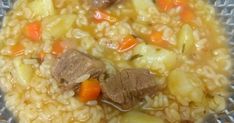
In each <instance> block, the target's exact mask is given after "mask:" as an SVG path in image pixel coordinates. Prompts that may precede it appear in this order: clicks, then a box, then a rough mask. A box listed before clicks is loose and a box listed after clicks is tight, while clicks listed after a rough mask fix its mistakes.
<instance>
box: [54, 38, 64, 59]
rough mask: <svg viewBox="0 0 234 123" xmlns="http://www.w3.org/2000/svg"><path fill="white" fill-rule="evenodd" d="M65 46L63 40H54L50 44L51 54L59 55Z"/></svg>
mask: <svg viewBox="0 0 234 123" xmlns="http://www.w3.org/2000/svg"><path fill="white" fill-rule="evenodd" d="M65 48H66V46H65V44H64V42H62V41H55V42H54V44H53V46H52V54H54V55H56V56H59V55H60V54H62V53H63V52H64V49H65Z"/></svg>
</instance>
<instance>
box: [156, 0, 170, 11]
mask: <svg viewBox="0 0 234 123" xmlns="http://www.w3.org/2000/svg"><path fill="white" fill-rule="evenodd" d="M156 4H157V6H158V8H159V9H160V10H161V11H164V12H166V11H168V10H170V9H172V8H173V7H174V2H173V0H156Z"/></svg>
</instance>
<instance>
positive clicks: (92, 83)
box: [79, 79, 101, 102]
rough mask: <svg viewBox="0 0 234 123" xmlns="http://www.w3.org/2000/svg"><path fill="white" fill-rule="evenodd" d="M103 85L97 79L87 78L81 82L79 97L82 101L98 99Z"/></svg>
mask: <svg viewBox="0 0 234 123" xmlns="http://www.w3.org/2000/svg"><path fill="white" fill-rule="evenodd" d="M100 92H101V87H100V84H99V82H98V80H96V79H90V80H86V81H84V82H82V83H81V85H80V89H79V99H80V101H82V102H87V101H90V100H96V99H97V98H98V96H99V95H100Z"/></svg>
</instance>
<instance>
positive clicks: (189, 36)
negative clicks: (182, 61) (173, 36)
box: [177, 24, 195, 54]
mask: <svg viewBox="0 0 234 123" xmlns="http://www.w3.org/2000/svg"><path fill="white" fill-rule="evenodd" d="M177 47H178V49H179V51H180V52H181V53H184V54H190V53H192V52H193V50H194V48H195V43H194V37H193V30H192V28H191V26H190V25H188V24H185V25H183V26H182V27H181V29H180V31H179V33H178V37H177Z"/></svg>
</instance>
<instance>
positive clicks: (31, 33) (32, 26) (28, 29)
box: [24, 21, 41, 42]
mask: <svg viewBox="0 0 234 123" xmlns="http://www.w3.org/2000/svg"><path fill="white" fill-rule="evenodd" d="M24 34H25V36H26V37H27V38H28V39H30V40H31V41H35V42H36V41H40V39H41V22H40V21H35V22H32V23H29V24H27V25H26V26H25V29H24Z"/></svg>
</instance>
